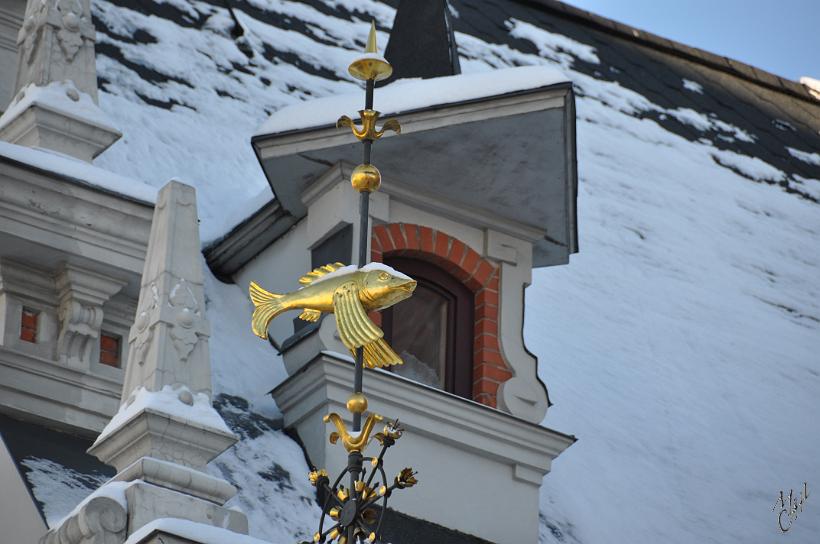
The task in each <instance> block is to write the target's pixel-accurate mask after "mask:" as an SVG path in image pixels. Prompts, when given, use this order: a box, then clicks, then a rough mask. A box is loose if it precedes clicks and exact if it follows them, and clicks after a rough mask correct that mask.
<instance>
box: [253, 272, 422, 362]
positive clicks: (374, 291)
mask: <svg viewBox="0 0 820 544" xmlns="http://www.w3.org/2000/svg"><path fill="white" fill-rule="evenodd" d="M299 283H301V284H302V285H303V286H304V287H301V288H300V289H298V290H296V291H293V292H291V293H287V294H284V295H280V294H276V293H270V292H268V291H266V290H264V289H263V288H262V287H260V286H259V285H258V284H256V283H255V282H251V285H250V294H251V300H252V301H253V305H254V306H255V309H254V311H253V317H252V319H251V322H252V326H253V332H254V334H256V335H257V336H259V337H260V338H265V339H267V337H268V326H270V322H271V321H272V320H273V318H274V317H276V316H277V315H279V314H281V313H282V312H285V311H288V310H296V309H301V310H302V313H301V314H299V318H300V319H304V320H305V321H311V322H313V321H317V320H318V319H319V317H321V315H322V313H334V314H336V326H337V328H338V330H339V337H340V338H341V340H342V343H343V344H344V345H345V347H347V349H349V350H350V351H351V352H353V353H355V351H356V348H364V363H365V364H366V365H367V366H368V368H373V367H383V366H390V365H400V364H402V360H401V357H399V356H398V354H396V352H395V351H393V348H391V347H390V345H389V344H388V343H387V342H386V341H385V340H384V332H383V331H382V330H381V329H380V328H379V327H377V326H376V324H375V323H373V322H372V321H371V320H370V318H369V317H367V312H370V311H373V310H383V309H384V308H387V307H389V306H392V305H393V304H396V303H397V302H400V301H402V300H404V299H406V298H409V297H410V295H412V294H413V290H415V288H416V282H415V280H413V279H412V278H411V277H409V276H406V275H404V274H402V273H401V272H398V271H396V270H393V269H392V268H390V267H389V266H386V265H383V264H381V263H370V264H368V265H366V266H363V267H362V268H357V267H355V266H352V265H351V266H345V265H343V264H342V263H334V264H326V265H325V266H321V267H319V268H317V269H315V270H313V271H311V272H308V273H307V274H306V275H304V276H302V277H301V278H299Z"/></svg>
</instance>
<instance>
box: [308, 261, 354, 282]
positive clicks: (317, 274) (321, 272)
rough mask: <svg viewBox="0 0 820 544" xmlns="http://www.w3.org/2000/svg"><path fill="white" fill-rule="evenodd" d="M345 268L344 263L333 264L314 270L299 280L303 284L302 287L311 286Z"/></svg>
mask: <svg viewBox="0 0 820 544" xmlns="http://www.w3.org/2000/svg"><path fill="white" fill-rule="evenodd" d="M343 266H345V265H344V264H343V263H333V264H326V265H324V266H320V267H319V268H314V269H313V270H311V271H310V272H308V273H307V274H305V275H304V276H302V277H301V278H299V283H301V284H302V285H310V284H311V283H313V282H314V281H316V280H317V279H319V278H321V277H322V276H327V275H328V274H330V273H331V272H335V271H336V270H338V269H340V268H342V267H343Z"/></svg>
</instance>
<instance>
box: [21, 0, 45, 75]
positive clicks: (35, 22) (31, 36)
mask: <svg viewBox="0 0 820 544" xmlns="http://www.w3.org/2000/svg"><path fill="white" fill-rule="evenodd" d="M47 18H48V4H47V3H46V0H40V1H39V2H38V3H37V5H36V6H35V7H33V8H32V9H31V11H30V13H29V14H28V16H26V20H25V21H23V28H22V32H21V35H22V36H24V37H23V47H22V48H23V57H24V58H25V60H26V63H28V64H31V63H32V62H34V56H35V54H36V53H37V48H38V47H39V46H40V42H41V41H42V38H43V28H44V26H45V23H46V20H47Z"/></svg>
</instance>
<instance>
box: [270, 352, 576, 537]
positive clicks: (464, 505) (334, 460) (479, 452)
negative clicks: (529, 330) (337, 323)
mask: <svg viewBox="0 0 820 544" xmlns="http://www.w3.org/2000/svg"><path fill="white" fill-rule="evenodd" d="M352 383H353V364H352V360H351V359H350V358H349V357H347V356H345V355H340V354H334V353H329V352H324V353H321V354H319V355H317V356H316V357H315V358H314V359H313V360H312V361H311V362H309V363H308V364H307V365H305V366H304V367H303V368H302V369H301V370H300V371H298V372H297V373H296V374H294V375H292V376H291V377H289V378H288V379H287V380H285V381H284V382H283V383H282V384H280V385H279V386H278V387H277V388H276V389H274V390H273V391H272V394H273V396H274V398H275V399H276V403H277V405H278V406H279V408H280V410H282V413H283V414H284V416H285V425H286V426H287V427H289V428H292V429H295V430H296V431H297V432H298V434H299V438H300V439H301V440H302V442H303V444H304V446H305V449H306V451H307V453H308V455H309V457H310V460H311V462H312V463H314V464H315V465H317V466H318V467H325V468H327V470H328V471H329V472H330V473H333V474H337V473H338V472H339V471H340V470H342V469H343V467H344V466H346V461H347V455H346V452H345V451H344V449H343V448H341V447H339V445H338V444H337V445H333V444H330V443H329V441H328V438H329V433H330V431H331V428H330V427H329V426H327V425H325V424H324V423H322V417H323V416H325V415H326V414H328V413H331V412H336V413H338V414H340V415H341V416H342V418H343V419H346V423H347V424H348V426H349V425H350V424H351V421H350V417H349V414H348V412H347V410H346V409H345V404H346V401H347V399H348V397H349V396H350V393H351V384H352ZM363 390H364V392H365V395H366V396H367V399H368V405H369V408H370V411H371V412H375V413H378V414H380V415H382V416H384V417H385V418H389V419H395V418H398V419H399V420H400V423H401V426H402V427H404V428H405V432H404V435H403V436H402V438H401V439H400V440H399V442H398V444H397V445H396V446H395V447H394V448H391V450H390V451H389V453H388V455H387V456H386V460H385V465H386V470H387V471H388V475H389V474H390V473H391V472H392V471H393V470H396V471H398V469H400V468H402V467H406V466H412V467H413V468H414V469H416V470H418V473H419V480H420V484H419V485H418V486H416V487H414V488H413V490H412V492H408V493H402V494H398V493H395V494H394V495H393V496H392V497H391V506H392V507H393V508H395V509H397V510H399V511H401V512H405V513H407V514H409V515H412V516H415V517H419V518H422V519H426V520H429V521H432V522H435V523H439V524H441V525H444V526H446V527H450V528H454V529H457V530H460V531H463V532H466V533H469V534H474V535H478V536H481V537H482V538H485V539H488V540H491V541H493V542H534V541H536V540H537V534H538V495H539V488H540V486H541V483H542V479H543V477H544V475H545V474H546V473H547V472H549V470H550V468H551V463H552V460H553V459H555V457H557V456H558V455H559V454H560V453H561V452H563V451H564V450H565V449H566V448H567V447H569V446H570V445H572V443H573V442H574V441H575V439H574V437H571V436H568V435H565V434H562V433H559V432H556V431H553V430H551V429H548V428H545V427H542V426H540V425H536V424H533V423H529V422H527V421H525V420H522V419H519V418H516V417H514V416H511V415H510V414H507V413H506V412H502V411H500V410H496V409H493V408H489V407H487V406H484V405H482V404H478V403H475V402H473V401H470V400H466V399H464V398H461V397H458V396H455V395H451V394H449V393H446V392H443V391H440V390H438V389H435V388H432V387H428V386H425V385H422V384H419V383H417V382H414V381H412V380H408V379H405V378H402V377H400V376H398V375H396V374H393V373H391V372H386V371H382V370H376V371H371V370H368V371H366V372H365V374H364V387H363ZM376 447H377V445H376V446H373V445H371V446H370V449H376ZM370 449H369V450H367V451H365V455H368V454H375V451H370ZM456 460H457V461H456ZM442 489H446V490H447V495H448V504H449V506H448V508H446V509H442V508H440V499H441V490H442ZM488 490H492V491H491V492H489V493H488ZM479 496H480V497H481V500H480V501H477V500H476V497H479ZM510 504H515V505H516V508H515V509H512V510H511V509H510V508H509V505H510ZM500 510H503V511H504V512H505V515H504V516H501V517H499V516H498V515H496V514H497V512H498V511H500Z"/></svg>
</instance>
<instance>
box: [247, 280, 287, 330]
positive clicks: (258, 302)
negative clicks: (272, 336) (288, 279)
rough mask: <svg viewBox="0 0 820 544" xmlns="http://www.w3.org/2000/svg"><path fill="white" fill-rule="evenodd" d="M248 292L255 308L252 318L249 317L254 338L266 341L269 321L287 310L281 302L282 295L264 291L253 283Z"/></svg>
mask: <svg viewBox="0 0 820 544" xmlns="http://www.w3.org/2000/svg"><path fill="white" fill-rule="evenodd" d="M248 291H249V292H250V295H251V301H252V302H253V305H254V306H255V308H254V310H253V317H251V328H252V329H253V333H254V334H255V335H256V336H258V337H259V338H265V339H267V338H268V326H269V325H270V322H271V320H273V318H274V317H276V316H277V315H279V314H281V313H282V312H284V311H285V310H286V309H287V308H285V305H284V303H283V302H282V297H284V295H279V294H276V293H271V292H269V291H265V290H264V289H262V288H261V287H260V286H259V285H258V284H257V283H256V282H253V281H252V282H251V285H250V288H249V289H248Z"/></svg>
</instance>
